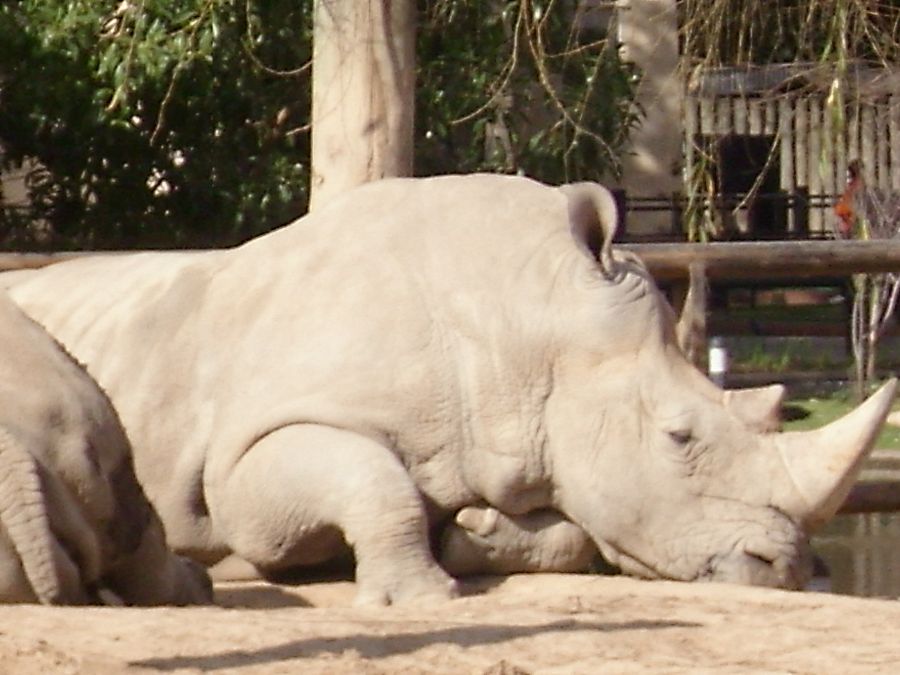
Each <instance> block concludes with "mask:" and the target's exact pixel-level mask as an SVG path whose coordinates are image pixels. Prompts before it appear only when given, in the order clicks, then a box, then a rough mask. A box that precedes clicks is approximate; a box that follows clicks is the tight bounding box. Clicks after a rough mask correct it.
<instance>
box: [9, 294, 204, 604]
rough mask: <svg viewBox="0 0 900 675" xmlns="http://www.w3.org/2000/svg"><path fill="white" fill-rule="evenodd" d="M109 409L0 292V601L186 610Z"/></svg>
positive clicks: (190, 585) (178, 577)
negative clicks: (181, 607) (171, 606)
mask: <svg viewBox="0 0 900 675" xmlns="http://www.w3.org/2000/svg"><path fill="white" fill-rule="evenodd" d="M130 452H131V450H130V447H129V445H128V442H127V440H126V438H125V434H124V431H123V430H122V427H121V425H120V423H119V421H118V418H117V417H116V414H115V412H114V411H113V410H112V407H111V406H110V404H109V401H108V400H107V398H106V397H105V396H104V394H103V393H102V392H101V391H100V389H99V388H98V387H97V385H96V383H95V382H94V381H93V380H91V379H90V377H89V376H88V375H87V373H85V372H84V370H83V369H82V368H81V367H79V366H78V364H77V363H76V362H75V361H74V360H72V359H71V358H70V357H69V356H68V355H67V354H65V353H64V351H63V350H62V349H61V348H60V347H59V345H58V344H57V343H56V342H55V341H54V340H53V339H52V338H51V337H50V336H49V335H47V333H46V332H45V331H44V330H43V329H42V328H41V327H40V326H38V325H37V324H36V323H34V322H33V321H32V320H30V319H29V318H28V317H26V316H25V315H24V314H22V312H20V311H19V309H18V308H17V307H15V305H14V304H13V302H12V301H11V300H10V299H9V297H8V296H7V295H6V293H4V292H2V291H0V602H6V603H13V602H41V603H44V604H85V603H95V602H100V601H112V602H115V603H118V602H124V603H127V604H139V605H157V604H193V603H207V602H210V601H211V600H212V592H211V591H212V589H211V585H210V582H209V578H208V577H207V575H206V572H205V570H203V569H202V568H201V567H199V566H198V565H197V564H196V563H193V562H192V561H189V560H185V559H181V558H179V557H177V556H175V555H174V554H172V553H171V552H170V551H169V550H168V549H167V548H166V546H165V537H164V534H163V530H162V526H161V523H160V522H159V518H158V516H157V515H156V513H155V512H154V511H153V508H152V507H151V506H150V503H149V502H148V501H147V498H146V497H145V496H144V493H143V491H142V490H141V488H140V486H139V485H138V483H137V481H136V479H135V475H134V469H133V466H132V461H131V454H130Z"/></svg>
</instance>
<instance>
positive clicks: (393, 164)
mask: <svg viewBox="0 0 900 675" xmlns="http://www.w3.org/2000/svg"><path fill="white" fill-rule="evenodd" d="M415 11H416V8H415V2H414V1H413V0H316V4H315V13H314V17H315V18H314V20H315V25H314V37H313V40H314V44H313V85H312V87H313V104H312V167H311V169H312V171H311V174H312V185H311V186H310V210H312V209H315V208H318V207H320V206H321V205H322V204H324V203H326V202H327V201H329V200H330V199H331V198H332V197H334V196H336V195H339V194H341V193H343V192H345V191H346V190H348V189H350V188H352V187H354V186H356V185H359V184H361V183H365V182H368V181H371V180H377V179H379V178H386V177H389V176H409V175H412V158H413V112H414V108H415V99H414V96H415V36H416V27H415Z"/></svg>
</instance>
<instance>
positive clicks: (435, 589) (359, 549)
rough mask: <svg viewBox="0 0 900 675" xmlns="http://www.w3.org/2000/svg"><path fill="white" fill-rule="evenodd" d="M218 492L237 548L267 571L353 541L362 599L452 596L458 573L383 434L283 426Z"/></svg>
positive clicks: (220, 512) (218, 512) (335, 552)
mask: <svg viewBox="0 0 900 675" xmlns="http://www.w3.org/2000/svg"><path fill="white" fill-rule="evenodd" d="M220 485H221V487H220V488H219V491H217V492H216V494H214V495H213V499H211V500H210V505H211V508H212V511H211V512H212V515H213V518H214V520H215V521H216V527H217V528H219V529H220V531H221V532H222V533H223V536H224V537H225V538H226V540H227V542H228V544H229V546H230V547H231V549H232V550H233V551H234V553H236V554H237V555H238V556H240V557H241V558H243V559H244V560H247V561H248V562H250V563H252V564H253V565H255V566H256V567H257V568H258V569H260V570H261V571H263V572H264V573H267V574H270V575H272V574H276V573H277V572H279V571H283V570H288V569H291V568H296V567H297V566H301V565H309V564H320V563H323V562H326V561H329V560H332V559H334V558H335V557H337V556H339V555H341V554H342V553H344V552H346V546H347V545H349V546H350V547H351V548H352V549H353V553H354V555H355V558H356V584H357V603H358V604H382V605H384V604H394V603H402V602H414V601H416V600H419V599H423V598H447V597H451V596H452V595H454V594H455V593H456V586H455V582H454V581H453V580H452V579H451V578H450V577H449V576H447V575H446V574H445V573H444V571H443V570H442V569H441V568H440V567H439V566H438V564H437V563H436V562H435V560H434V558H433V557H432V555H431V551H430V548H429V540H428V532H427V521H426V515H425V509H424V505H423V503H422V498H421V496H420V494H419V492H418V490H417V489H416V487H415V485H414V484H413V482H412V479H411V478H410V477H409V474H408V473H407V472H406V469H405V468H404V467H403V465H402V464H401V462H400V461H399V460H398V459H397V457H396V456H395V455H394V454H393V452H391V450H390V449H388V448H386V447H385V446H383V445H381V444H379V443H377V442H376V441H374V440H372V439H370V438H367V437H365V436H362V435H360V434H356V433H353V432H350V431H346V430H342V429H336V428H333V427H328V426H324V425H317V424H297V425H292V426H288V427H284V428H282V429H279V430H277V431H275V432H273V433H271V434H269V435H267V436H266V437H264V438H263V439H261V440H260V441H258V442H257V443H256V444H255V445H254V446H252V447H251V448H250V449H249V450H248V451H247V452H246V453H245V454H244V455H243V456H242V457H241V459H240V460H239V461H238V463H237V464H236V465H235V466H234V467H233V468H232V469H231V472H230V474H229V475H228V476H227V477H226V478H225V479H224V480H223V481H222V482H221V483H220Z"/></svg>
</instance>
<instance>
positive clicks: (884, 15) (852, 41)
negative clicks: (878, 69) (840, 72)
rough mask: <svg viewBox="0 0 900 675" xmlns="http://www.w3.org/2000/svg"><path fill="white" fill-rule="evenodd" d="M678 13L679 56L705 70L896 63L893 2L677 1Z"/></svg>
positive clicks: (899, 32) (899, 27)
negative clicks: (856, 61)
mask: <svg viewBox="0 0 900 675" xmlns="http://www.w3.org/2000/svg"><path fill="white" fill-rule="evenodd" d="M678 8H679V12H680V15H681V20H680V23H681V32H682V40H683V45H684V53H685V55H686V56H687V57H688V59H691V60H695V61H701V62H703V63H704V64H705V65H742V64H757V65H762V64H769V63H787V62H794V61H797V62H801V63H804V62H805V63H817V62H834V61H836V60H839V59H845V58H851V59H859V60H864V61H869V62H881V63H889V62H892V61H896V60H897V58H898V57H900V5H898V4H897V2H896V1H895V0H866V1H865V2H860V1H859V0H767V1H766V2H759V0H679V2H678Z"/></svg>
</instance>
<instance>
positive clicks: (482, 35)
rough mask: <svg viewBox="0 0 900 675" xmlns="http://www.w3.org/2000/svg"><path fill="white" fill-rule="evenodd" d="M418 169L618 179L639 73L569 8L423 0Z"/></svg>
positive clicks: (516, 0) (555, 179)
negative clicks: (579, 26) (575, 23)
mask: <svg viewBox="0 0 900 675" xmlns="http://www.w3.org/2000/svg"><path fill="white" fill-rule="evenodd" d="M419 4H420V14H421V17H422V22H421V24H422V25H421V29H420V35H419V52H418V56H419V64H420V65H419V72H418V87H419V93H418V101H417V104H418V105H417V110H416V115H417V116H416V120H417V123H416V126H417V135H418V137H417V140H416V147H417V151H418V155H417V157H416V166H417V172H418V173H424V174H428V173H438V172H441V171H444V170H446V168H447V167H454V168H455V170H457V171H500V172H521V173H525V174H527V175H529V176H532V177H535V178H538V179H540V180H544V181H546V182H550V183H560V182H566V181H572V180H590V179H593V180H601V179H604V178H609V177H610V176H611V175H618V173H619V170H620V159H621V155H622V153H623V151H624V145H625V142H626V141H627V137H628V133H629V132H630V130H631V129H632V128H633V127H634V126H635V125H636V124H637V123H638V121H639V111H638V110H637V108H636V107H635V104H634V97H635V88H636V86H637V83H638V80H639V78H638V73H637V72H636V70H635V68H634V67H633V66H632V65H631V64H628V63H626V62H624V61H623V60H622V59H621V58H620V55H619V51H618V47H617V45H616V44H615V43H614V42H612V41H609V40H607V39H606V35H604V34H596V33H594V32H591V31H590V30H587V29H582V30H576V28H575V27H574V26H573V20H572V18H573V13H572V5H571V4H570V3H563V2H554V1H553V0H551V1H549V2H537V1H530V0H512V1H510V0H503V1H500V0H496V1H484V0H437V1H431V2H424V1H421V0H420V3H419Z"/></svg>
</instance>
